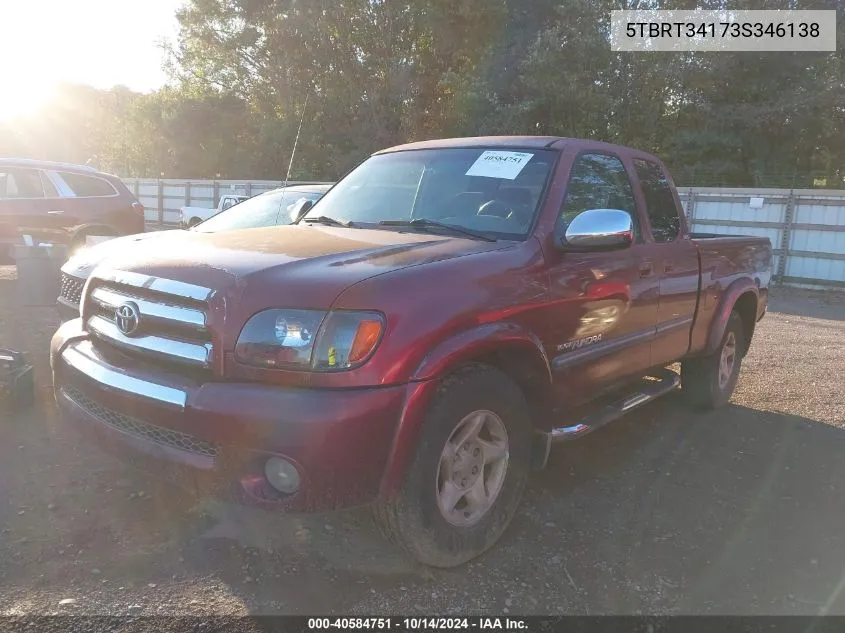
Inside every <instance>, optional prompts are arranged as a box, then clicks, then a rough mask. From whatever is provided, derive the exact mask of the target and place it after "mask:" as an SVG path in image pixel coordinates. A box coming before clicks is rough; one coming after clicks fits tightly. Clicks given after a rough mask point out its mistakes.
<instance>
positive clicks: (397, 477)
mask: <svg viewBox="0 0 845 633" xmlns="http://www.w3.org/2000/svg"><path fill="white" fill-rule="evenodd" d="M497 352H518V353H522V354H526V356H525V358H526V359H528V360H529V362H532V363H533V366H534V367H535V368H536V369H537V370H538V371H542V373H543V375H544V378H545V379H546V380H547V381H548V382H547V384H546V385H540V387H541V388H544V387H547V388H548V389H549V392H550V391H551V381H552V372H551V365H550V363H549V358H548V356H547V354H546V353H545V351H544V350H543V346H542V344H541V343H540V340H539V339H538V338H537V336H536V335H534V334H533V333H532V332H530V331H528V330H526V329H525V328H523V327H521V326H519V325H517V324H515V323H507V322H499V323H490V324H484V325H479V326H476V327H472V328H470V329H467V330H463V331H461V332H459V333H457V334H454V335H452V336H450V337H448V338H446V339H444V340H442V341H441V342H440V343H438V344H437V345H435V346H434V348H433V349H432V350H431V351H430V352H429V353H428V354H427V355H426V356H425V358H424V359H423V360H422V362H421V363H420V364H419V365H418V366H417V368H416V370H415V371H414V372H413V377H412V378H411V382H410V383H409V385H408V392H407V394H406V397H405V404H404V407H403V409H402V414H401V416H400V419H399V423H398V424H397V427H396V431H395V432H394V435H393V441H392V443H391V447H390V452H389V454H388V458H387V464H386V465H385V469H384V475H383V476H382V481H381V486H380V488H379V496H380V497H381V498H389V497H392V496H394V495H395V494H396V493H397V492H398V490H399V489H400V487H401V485H402V481H403V480H404V477H405V472H406V471H407V468H408V464H409V463H410V461H411V460H412V459H413V451H414V448H415V446H416V443H417V439H418V437H419V433H420V429H421V427H422V424H423V421H424V420H425V414H426V411H427V410H428V408H429V406H430V404H431V401H432V400H433V399H434V397H435V396H436V394H437V390H438V388H439V386H440V381H439V379H440V378H442V377H443V376H446V375H447V374H449V373H451V372H452V371H454V370H455V369H457V368H458V367H460V366H461V365H464V364H466V363H468V362H471V361H472V360H473V359H477V358H479V357H482V356H485V355H487V354H493V353H497Z"/></svg>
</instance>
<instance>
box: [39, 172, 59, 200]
mask: <svg viewBox="0 0 845 633" xmlns="http://www.w3.org/2000/svg"><path fill="white" fill-rule="evenodd" d="M38 175H39V176H40V177H41V186H42V187H43V188H44V197H45V198H58V197H59V192H58V191H56V186H55V185H54V184H53V181H52V180H50V178H49V176H47V174H45V173H44V172H43V171H39V172H38Z"/></svg>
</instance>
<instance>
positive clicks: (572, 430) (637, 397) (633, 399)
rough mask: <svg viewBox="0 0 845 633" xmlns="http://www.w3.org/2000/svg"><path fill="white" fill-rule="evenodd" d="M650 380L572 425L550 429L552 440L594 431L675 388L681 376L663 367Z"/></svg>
mask: <svg viewBox="0 0 845 633" xmlns="http://www.w3.org/2000/svg"><path fill="white" fill-rule="evenodd" d="M648 378H651V380H650V381H649V382H648V383H647V384H645V385H643V386H642V387H641V388H640V389H638V390H637V391H635V392H634V393H631V394H629V395H627V396H626V397H624V398H623V399H621V400H617V401H616V402H612V403H611V404H608V405H606V406H604V407H602V408H601V409H599V410H598V411H596V412H595V413H591V414H590V415H588V416H587V417H585V418H583V419H582V420H580V421H578V422H577V423H576V424H573V425H572V426H561V427H558V428H556V429H552V432H551V434H550V436H551V441H552V442H565V441H568V440H574V439H578V438H579V437H582V436H584V435H586V434H587V433H590V432H592V431H595V430H596V429H598V428H600V427H602V426H604V425H605V424H607V423H609V422H613V421H614V420H616V419H618V418H621V417H622V416H623V415H625V414H626V413H628V412H630V411H633V410H634V409H636V408H637V407H641V406H642V405H644V404H645V403H647V402H651V401H652V400H655V399H656V398H659V397H660V396H662V395H665V394H667V393H669V392H670V391H673V390H674V389H677V387H678V385H680V384H681V377H680V376H679V375H678V374H677V373H675V372H674V371H671V370H669V369H664V370H662V371H660V372H659V373H658V374H656V375H653V376H649V377H648Z"/></svg>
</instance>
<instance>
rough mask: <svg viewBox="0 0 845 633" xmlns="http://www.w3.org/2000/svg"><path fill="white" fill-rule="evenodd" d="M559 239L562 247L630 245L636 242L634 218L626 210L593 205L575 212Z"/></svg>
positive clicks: (586, 248) (584, 248) (585, 248)
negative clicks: (585, 209) (591, 207)
mask: <svg viewBox="0 0 845 633" xmlns="http://www.w3.org/2000/svg"><path fill="white" fill-rule="evenodd" d="M556 242H557V247H558V248H559V249H560V250H563V251H601V250H613V249H618V248H627V247H629V246H630V245H631V244H632V243H633V242H634V222H633V219H632V218H631V214H630V213H628V212H627V211H622V210H620V209H590V210H588V211H583V212H582V213H579V214H578V215H577V216H575V218H573V220H572V221H571V222H570V223H569V225H568V226H567V227H566V231H565V232H564V234H563V235H562V236H558V238H557V240H556Z"/></svg>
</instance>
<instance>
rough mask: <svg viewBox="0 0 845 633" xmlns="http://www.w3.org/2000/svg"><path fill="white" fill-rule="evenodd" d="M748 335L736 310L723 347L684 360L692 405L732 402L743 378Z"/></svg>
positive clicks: (713, 406) (704, 406) (705, 406)
mask: <svg viewBox="0 0 845 633" xmlns="http://www.w3.org/2000/svg"><path fill="white" fill-rule="evenodd" d="M744 336H745V335H744V332H743V326H742V319H741V318H740V316H739V314H737V313H736V312H732V313H731V316H730V318H729V319H728V325H727V327H726V328H725V333H724V334H723V335H722V342H721V345H719V349H718V350H716V351H715V352H714V353H713V354H710V355H709V356H704V357H701V358H691V359H688V360H685V361H683V362H682V363H681V386H682V391H683V394H684V397H685V398H686V400H687V402H688V403H689V404H690V405H692V406H693V407H695V408H697V409H717V408H719V407H722V406H724V405H726V404H727V403H728V401H729V400H730V398H731V395H732V394H733V392H734V388H735V387H736V382H737V380H738V379H739V370H740V365H741V364H742V350H743V349H744V345H745V338H744Z"/></svg>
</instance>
